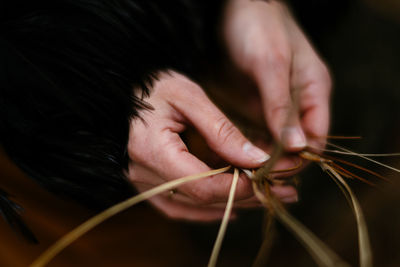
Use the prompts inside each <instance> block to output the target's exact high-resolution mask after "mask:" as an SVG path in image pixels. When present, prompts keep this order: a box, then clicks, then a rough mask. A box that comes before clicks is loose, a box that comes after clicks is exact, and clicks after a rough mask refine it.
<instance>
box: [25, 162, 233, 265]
mask: <svg viewBox="0 0 400 267" xmlns="http://www.w3.org/2000/svg"><path fill="white" fill-rule="evenodd" d="M229 168H230V166H228V167H225V168H221V169H216V170H211V171H207V172H203V173H199V174H195V175H189V176H186V177H182V178H179V179H176V180H173V181H170V182H167V183H164V184H162V185H159V186H157V187H154V188H152V189H150V190H148V191H146V192H143V193H141V194H139V195H136V196H134V197H132V198H129V199H127V200H125V201H123V202H121V203H118V204H116V205H114V206H112V207H110V208H108V209H106V210H105V211H103V212H101V213H99V214H97V215H95V216H94V217H92V218H91V219H89V220H87V221H85V222H84V223H82V224H81V225H79V226H78V227H76V228H75V229H73V230H72V231H70V232H69V233H67V234H66V235H64V236H63V237H62V238H60V239H59V240H58V241H57V242H56V243H54V244H53V245H52V246H51V247H49V248H48V249H47V250H46V251H45V252H43V253H42V254H41V255H40V256H39V257H38V258H37V259H36V260H35V261H34V262H33V263H32V264H31V265H30V266H31V267H41V266H45V265H46V264H47V263H49V262H50V261H51V260H52V259H53V258H54V257H55V256H56V255H57V254H58V253H60V252H61V251H62V250H63V249H65V248H66V247H67V246H69V245H70V244H71V243H72V242H74V241H75V240H77V239H78V238H79V237H81V236H82V235H84V234H85V233H87V232H88V231H90V230H91V229H93V228H94V227H96V226H97V225H99V224H100V223H102V222H104V221H105V220H107V219H109V218H111V217H112V216H114V215H116V214H118V213H120V212H121V211H124V210H126V209H128V208H129V207H131V206H133V205H135V204H137V203H139V202H141V201H144V200H146V199H148V198H151V197H153V196H155V195H157V194H159V193H162V192H164V191H167V190H171V189H173V188H175V187H178V186H180V185H182V184H184V183H187V182H191V181H195V180H198V179H201V178H205V177H208V176H212V175H216V174H219V173H223V172H226V171H227V170H228V169H229Z"/></svg>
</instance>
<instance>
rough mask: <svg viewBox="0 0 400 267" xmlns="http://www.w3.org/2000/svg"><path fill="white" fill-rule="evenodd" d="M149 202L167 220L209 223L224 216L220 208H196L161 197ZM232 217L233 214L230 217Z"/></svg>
mask: <svg viewBox="0 0 400 267" xmlns="http://www.w3.org/2000/svg"><path fill="white" fill-rule="evenodd" d="M149 201H150V203H152V204H153V205H154V206H155V207H156V208H157V209H158V210H160V211H161V212H162V213H163V214H165V215H166V216H167V217H168V218H171V219H175V220H187V221H200V222H211V221H216V220H220V219H222V217H223V216H224V209H221V208H210V207H196V206H192V205H188V204H185V203H181V202H175V201H173V200H170V199H168V198H166V197H162V196H155V197H153V198H151V199H150V200H149ZM234 216H235V214H234V213H233V214H232V217H234Z"/></svg>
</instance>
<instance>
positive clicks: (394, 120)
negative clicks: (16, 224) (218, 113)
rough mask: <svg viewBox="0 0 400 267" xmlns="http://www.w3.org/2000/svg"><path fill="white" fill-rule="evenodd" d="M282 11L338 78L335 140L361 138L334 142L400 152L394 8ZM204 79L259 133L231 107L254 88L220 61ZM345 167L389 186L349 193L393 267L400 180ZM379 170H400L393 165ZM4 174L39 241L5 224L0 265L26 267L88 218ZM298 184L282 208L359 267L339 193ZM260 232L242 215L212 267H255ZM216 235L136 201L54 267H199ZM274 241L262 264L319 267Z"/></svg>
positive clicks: (363, 4)
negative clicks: (383, 179)
mask: <svg viewBox="0 0 400 267" xmlns="http://www.w3.org/2000/svg"><path fill="white" fill-rule="evenodd" d="M289 2H290V3H291V5H292V9H293V12H294V14H295V16H296V17H297V19H298V21H299V23H300V24H301V25H302V26H303V28H304V30H305V32H306V33H307V34H308V36H309V37H310V39H311V40H312V41H313V43H314V45H315V47H316V48H317V50H318V51H319V52H320V54H321V56H322V57H323V58H324V59H325V61H326V62H327V64H328V66H329V67H330V70H331V73H332V76H333V80H334V94H333V101H332V126H331V134H333V135H345V136H362V137H363V138H362V139H360V140H347V141H341V142H338V141H334V142H335V143H338V144H343V145H344V146H346V147H348V148H350V149H353V150H355V151H357V152H360V153H389V152H400V124H399V122H400V108H399V106H400V1H398V0H353V1H350V0H349V1H344V0H343V1H328V0H303V1H295V0H293V1H289ZM211 70H212V71H210V74H209V75H207V76H206V78H205V79H204V86H205V87H206V88H208V89H209V95H210V97H212V98H213V99H214V101H215V102H216V103H217V104H219V105H220V106H221V108H223V109H224V110H225V112H227V113H228V114H229V115H230V116H231V118H232V119H233V120H235V121H237V122H238V124H241V128H242V129H243V131H244V132H246V133H247V134H249V135H251V134H254V133H255V134H257V131H258V129H259V128H260V126H259V125H258V124H257V122H258V121H259V120H260V118H259V114H252V113H251V109H247V110H246V109H245V110H242V108H239V107H238V105H235V103H239V104H240V103H241V101H243V97H248V96H246V95H245V96H243V95H240V93H238V92H240V91H242V92H243V89H242V87H243V86H247V87H249V91H250V90H251V89H250V88H251V87H252V86H253V85H252V84H250V83H249V82H248V81H247V80H246V79H245V78H244V77H241V76H240V75H236V72H235V70H232V69H231V68H230V64H229V63H227V62H224V61H223V62H221V64H220V65H216V66H214V67H213V68H211ZM232 73H235V75H232ZM232 77H235V78H232ZM232 79H234V80H232ZM240 88H241V90H236V89H240ZM227 92H228V93H229V94H227ZM226 95H229V99H228V100H227V99H226V97H224V96H226ZM232 106H235V107H237V108H232ZM240 106H242V105H240ZM185 138H186V141H187V143H188V144H189V146H190V147H191V148H192V149H193V150H194V151H196V153H197V154H199V155H202V156H203V157H207V155H208V150H207V149H206V148H205V147H204V144H203V143H202V141H201V140H199V138H198V136H196V135H194V134H192V133H190V132H189V133H187V135H186V136H185ZM209 160H210V158H209ZM347 160H350V161H352V162H356V163H359V164H360V165H362V166H364V167H367V168H369V169H371V170H374V171H377V172H379V173H381V174H383V175H385V176H386V177H387V178H388V179H390V180H391V183H387V182H381V181H378V180H373V182H375V183H377V186H376V187H371V186H369V185H366V184H363V183H361V182H358V181H350V182H349V183H350V184H351V186H352V188H353V189H354V191H355V192H356V195H357V196H358V198H359V200H360V202H361V205H362V208H363V210H364V213H365V216H366V221H367V225H368V227H369V233H370V236H371V243H372V248H373V252H374V264H375V266H400V254H399V253H398V251H399V249H400V207H399V204H400V174H398V173H395V172H392V171H389V170H386V169H383V168H381V167H378V166H375V165H373V164H372V163H369V162H365V161H364V162H363V161H358V160H353V159H351V158H350V159H349V158H347ZM382 161H384V162H385V163H388V164H390V165H392V166H394V167H400V158H385V159H382ZM0 170H1V176H0V177H1V178H0V185H1V187H2V188H4V189H6V190H7V191H8V192H10V193H11V194H12V195H13V199H14V200H15V201H16V202H17V203H19V204H21V205H22V206H23V207H24V208H25V213H24V219H25V221H26V222H27V224H28V225H29V226H30V227H31V229H32V230H33V231H34V232H35V234H36V236H37V238H38V239H39V241H40V243H39V245H30V244H27V243H26V242H25V241H24V240H23V239H21V238H19V237H18V236H17V235H16V234H15V233H14V232H13V231H12V230H11V229H10V228H9V227H8V226H7V225H6V223H5V222H4V221H3V220H0V236H1V242H0V266H27V265H28V264H29V263H31V262H32V261H33V260H34V259H35V258H36V257H37V256H38V255H39V254H40V253H41V252H42V251H43V250H44V249H45V248H47V247H48V246H49V245H51V244H52V243H53V242H55V241H56V240H57V239H58V238H59V237H61V236H62V235H63V234H65V233H67V232H68V231H70V230H71V229H72V228H74V227H75V226H77V225H78V224H80V223H81V222H83V221H84V220H86V219H88V218H90V216H92V215H93V212H90V211H88V210H86V209H84V208H82V207H79V206H78V205H76V204H74V203H71V202H70V201H68V200H62V199H58V198H57V197H56V196H54V195H52V194H50V193H48V192H46V191H44V190H42V189H41V188H40V187H39V186H37V185H36V184H35V183H34V182H32V181H31V180H30V179H29V178H27V177H25V176H24V175H23V174H22V173H21V172H20V171H19V170H18V169H17V168H16V167H15V166H14V165H13V164H12V163H11V162H9V161H8V160H7V158H6V157H5V156H4V155H2V157H1V160H0ZM300 177H301V184H300V186H299V194H300V200H299V202H298V203H296V204H293V205H291V206H289V207H288V208H289V210H290V212H291V213H292V214H293V215H295V217H296V218H298V219H299V220H300V221H301V222H303V223H304V224H305V225H306V226H307V227H308V228H309V229H311V230H312V231H313V232H314V233H315V234H316V235H317V236H318V237H320V238H321V239H322V240H323V241H324V242H326V243H327V245H329V246H330V247H331V248H332V249H333V250H334V251H336V252H337V253H338V254H339V255H340V256H341V257H342V258H344V259H345V260H346V261H348V262H349V263H350V264H351V265H352V266H357V265H358V246H357V233H356V224H355V219H354V216H353V215H352V213H351V210H350V208H349V206H348V205H347V203H346V201H345V198H344V197H343V195H342V194H341V192H340V190H339V189H338V188H337V186H336V184H335V183H334V182H333V181H331V180H330V179H329V177H328V176H327V175H325V174H324V173H322V172H321V171H320V170H319V169H318V167H317V166H312V165H311V166H310V167H309V168H307V170H305V171H304V172H302V173H301V174H300ZM262 225H263V211H261V210H252V211H243V212H241V215H240V216H239V218H238V219H237V220H235V221H232V222H231V223H230V225H229V227H228V232H227V236H226V238H225V241H224V243H223V246H222V251H221V255H220V258H219V261H218V266H251V264H252V262H253V260H254V259H255V256H256V254H257V251H258V249H259V247H260V244H261V241H262ZM218 227H219V224H218V223H215V224H192V223H185V222H176V221H170V220H168V219H165V218H164V217H163V216H162V215H160V214H159V213H158V212H157V211H155V210H154V209H153V208H152V207H151V206H150V205H148V204H147V203H143V204H140V205H137V206H135V207H133V208H131V209H129V210H128V211H126V212H124V213H122V214H119V215H117V216H115V217H114V218H112V219H111V220H109V221H107V222H106V223H104V224H102V225H100V226H99V227H97V228H96V229H95V230H93V231H91V232H90V233H88V234H87V235H85V236H84V237H83V238H81V239H80V240H78V241H77V242H76V243H74V244H73V245H72V246H71V247H69V248H67V249H66V250H65V251H64V252H62V253H61V254H60V255H59V256H57V257H56V259H55V260H54V261H52V262H51V264H50V265H49V266H92V265H96V266H205V265H206V264H207V262H208V258H209V256H210V253H211V250H212V246H213V243H214V241H215V238H216V235H217V231H218ZM271 238H272V241H273V246H272V248H271V250H270V252H269V261H268V266H315V263H314V262H313V261H312V259H311V258H310V256H309V255H308V253H307V252H306V251H305V249H304V248H303V247H302V246H301V245H300V244H299V243H298V242H297V241H296V239H295V238H294V237H293V236H292V235H291V234H290V233H288V232H287V231H286V230H285V228H284V227H282V226H281V225H279V223H276V227H275V232H274V235H273V236H272V237H271Z"/></svg>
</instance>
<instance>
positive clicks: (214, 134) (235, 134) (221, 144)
mask: <svg viewBox="0 0 400 267" xmlns="http://www.w3.org/2000/svg"><path fill="white" fill-rule="evenodd" d="M186 89H188V88H186ZM174 106H175V108H176V109H177V110H178V111H179V112H180V113H181V114H182V115H183V116H184V117H185V118H186V119H187V120H188V121H189V122H191V123H192V124H193V126H194V127H195V128H196V129H197V130H198V131H199V133H200V134H201V135H202V136H203V137H204V138H205V139H206V142H207V144H208V145H209V146H210V148H211V149H212V150H214V151H215V152H216V153H217V154H218V155H219V156H221V157H222V158H223V159H225V160H226V161H228V162H229V163H231V164H234V165H236V166H241V167H246V168H254V167H258V166H260V165H261V163H263V162H265V161H267V160H268V159H269V158H270V156H269V155H268V154H267V153H265V152H264V151H263V150H261V149H260V148H257V147H256V146H254V145H253V144H252V143H251V142H250V141H249V140H248V139H247V138H245V137H244V136H243V134H242V133H241V132H240V131H239V129H238V128H236V127H235V125H234V124H233V123H232V122H231V121H230V120H229V119H228V118H227V117H226V116H225V115H224V114H223V113H222V112H221V111H220V110H219V109H218V108H217V107H216V106H215V105H214V104H213V103H212V102H211V100H210V99H209V98H208V97H207V96H206V94H205V93H204V91H203V90H202V89H201V88H200V87H198V86H197V85H196V84H193V86H192V88H190V89H189V90H184V92H182V94H181V96H180V100H179V101H177V102H175V103H174Z"/></svg>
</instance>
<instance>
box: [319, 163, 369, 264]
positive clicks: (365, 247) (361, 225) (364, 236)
mask: <svg viewBox="0 0 400 267" xmlns="http://www.w3.org/2000/svg"><path fill="white" fill-rule="evenodd" d="M320 165H321V167H322V169H323V170H325V171H327V172H328V174H329V173H330V174H332V175H330V176H331V177H332V178H335V179H336V180H337V181H339V183H340V184H341V185H342V186H343V188H344V189H345V190H346V192H347V193H348V196H349V197H350V203H349V204H350V206H351V207H352V210H353V213H354V215H355V217H356V221H357V231H358V244H359V254H360V255H359V256H360V266H361V267H372V250H371V245H370V240H369V235H368V229H367V224H366V222H365V219H364V215H363V213H362V210H361V207H360V204H359V202H358V200H357V198H356V197H355V195H354V193H353V191H352V190H351V188H350V187H349V185H348V184H347V183H346V181H345V180H344V179H343V178H342V176H340V174H339V173H337V172H336V170H335V169H334V168H332V167H331V166H329V164H326V163H324V162H321V163H320ZM345 195H346V194H345ZM346 199H347V200H349V198H348V197H346Z"/></svg>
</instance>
